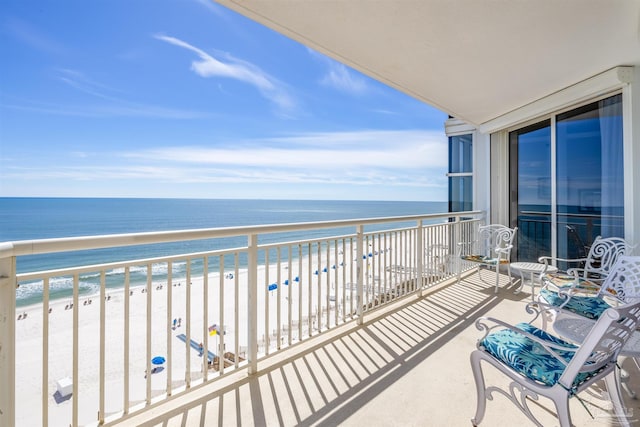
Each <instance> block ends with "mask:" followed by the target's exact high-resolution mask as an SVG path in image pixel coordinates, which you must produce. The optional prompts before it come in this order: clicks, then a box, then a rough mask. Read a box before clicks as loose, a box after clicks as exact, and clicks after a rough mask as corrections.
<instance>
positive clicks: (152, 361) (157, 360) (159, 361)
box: [151, 356, 166, 365]
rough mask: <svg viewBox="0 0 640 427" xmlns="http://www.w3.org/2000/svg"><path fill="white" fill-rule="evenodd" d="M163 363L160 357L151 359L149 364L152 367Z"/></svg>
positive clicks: (162, 358) (163, 360) (163, 359)
mask: <svg viewBox="0 0 640 427" xmlns="http://www.w3.org/2000/svg"><path fill="white" fill-rule="evenodd" d="M164 362H166V359H165V358H164V357H162V356H156V357H154V358H153V359H151V363H153V364H154V365H164Z"/></svg>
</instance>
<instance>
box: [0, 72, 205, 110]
mask: <svg viewBox="0 0 640 427" xmlns="http://www.w3.org/2000/svg"><path fill="white" fill-rule="evenodd" d="M56 71H57V74H56V78H57V79H58V80H60V81H62V82H63V83H65V84H66V85H68V86H70V87H72V88H73V89H75V90H77V91H79V92H82V93H83V94H85V95H89V97H91V98H97V99H98V101H95V102H94V103H85V104H77V105H71V104H68V103H66V100H65V99H64V98H61V99H62V101H60V102H58V103H51V102H40V101H34V100H24V99H17V100H14V102H13V103H11V104H9V103H4V104H0V107H1V108H8V109H12V110H20V111H29V112H34V113H40V114H54V115H60V116H72V117H142V118H161V119H180V120H184V119H201V118H207V117H212V116H213V114H211V113H206V112H201V111H195V110H184V109H176V108H167V107H162V106H158V105H151V104H144V103H138V102H132V101H129V100H127V99H124V98H122V97H120V96H113V95H111V94H110V93H114V92H115V93H119V92H120V91H119V90H117V89H113V88H111V87H109V86H107V85H104V84H102V83H100V82H96V81H94V80H91V79H90V78H89V77H87V76H85V75H84V74H83V73H82V72H80V71H77V70H71V69H58V70H56Z"/></svg>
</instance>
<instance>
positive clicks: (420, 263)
mask: <svg viewBox="0 0 640 427" xmlns="http://www.w3.org/2000/svg"><path fill="white" fill-rule="evenodd" d="M417 233H418V235H417V236H416V245H417V246H418V250H417V257H418V265H417V266H416V267H417V271H418V272H417V275H418V277H416V286H417V287H418V289H419V290H420V292H418V296H420V297H421V296H422V288H423V283H424V249H425V248H424V236H423V233H424V224H423V223H422V220H421V219H419V220H418V229H417ZM430 267H431V266H430Z"/></svg>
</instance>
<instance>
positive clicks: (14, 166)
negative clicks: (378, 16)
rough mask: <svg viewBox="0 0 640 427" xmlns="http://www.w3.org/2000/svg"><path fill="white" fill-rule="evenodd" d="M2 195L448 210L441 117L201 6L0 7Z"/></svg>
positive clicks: (187, 1) (173, 0) (117, 2)
mask: <svg viewBox="0 0 640 427" xmlns="http://www.w3.org/2000/svg"><path fill="white" fill-rule="evenodd" d="M0 55H1V57H2V58H3V66H2V67H1V69H0V73H1V74H0V121H1V122H0V164H1V167H0V196H51V197H187V198H191V197H193V198H277V199H353V200H418V201H420V200H425V201H431V200H432V201H445V200H447V180H446V177H445V173H446V169H447V140H446V137H445V135H444V131H443V123H444V121H445V120H446V117H447V116H446V115H445V114H444V113H442V112H440V111H438V110H436V109H435V108H432V107H430V106H428V105H426V104H424V103H421V102H419V101H417V100H415V99H413V98H410V97H408V96H406V95H404V94H402V93H399V92H397V91H395V90H393V89H391V88H388V87H386V86H385V85H383V84H380V83H378V82H376V81H375V80H372V79H370V78H368V77H366V76H363V75H362V74H360V73H358V72H356V71H354V70H352V69H350V68H348V67H345V66H344V65H342V64H340V63H338V62H336V61H333V60H331V59H329V58H327V57H325V56H323V55H321V54H319V53H317V52H315V51H313V50H311V49H309V48H307V47H305V46H303V45H301V44H299V43H297V42H294V41H292V40H289V39H287V38H285V37H284V36H281V35H279V34H278V33H275V32H273V31H271V30H269V29H267V28H265V27H263V26H261V25H259V24H256V23H254V22H252V21H250V20H248V19H246V18H244V17H242V16H240V15H238V14H236V13H234V12H232V11H230V10H228V9H225V8H223V7H222V6H219V5H217V4H215V3H212V2H209V1H207V0H158V1H151V0H145V1H142V0H130V1H125V0H111V1H108V0H94V1H79V0H55V1H54V0H39V1H30V0H3V2H2V7H1V8H0Z"/></svg>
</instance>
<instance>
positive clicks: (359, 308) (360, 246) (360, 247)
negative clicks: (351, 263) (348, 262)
mask: <svg viewBox="0 0 640 427" xmlns="http://www.w3.org/2000/svg"><path fill="white" fill-rule="evenodd" d="M356 256H357V258H356V304H357V305H356V315H357V317H358V318H357V320H356V321H357V323H358V325H362V323H363V316H362V313H363V312H364V298H363V296H364V292H363V291H364V289H363V283H362V282H363V279H362V271H363V267H364V265H363V264H364V263H363V261H362V260H363V258H362V257H363V256H364V225H358V226H356Z"/></svg>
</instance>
